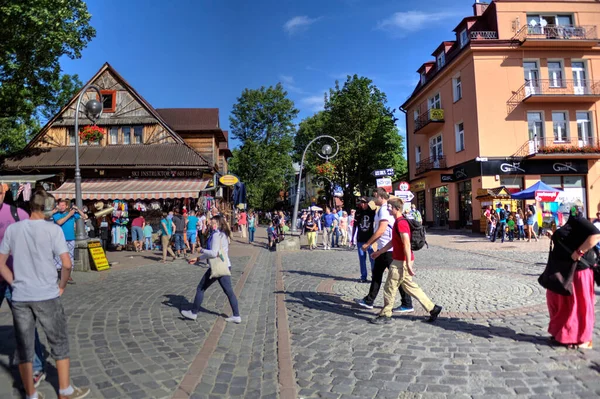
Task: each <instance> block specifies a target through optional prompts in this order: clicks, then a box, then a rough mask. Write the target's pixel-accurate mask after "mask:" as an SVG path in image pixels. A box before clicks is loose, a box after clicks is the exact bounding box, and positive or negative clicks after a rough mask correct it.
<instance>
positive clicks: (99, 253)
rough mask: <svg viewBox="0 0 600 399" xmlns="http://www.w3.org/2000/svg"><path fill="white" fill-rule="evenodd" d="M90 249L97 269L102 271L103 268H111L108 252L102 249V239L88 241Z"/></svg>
mask: <svg viewBox="0 0 600 399" xmlns="http://www.w3.org/2000/svg"><path fill="white" fill-rule="evenodd" d="M88 251H89V252H90V256H91V257H92V261H93V262H94V268H95V269H96V270H97V271H99V272H101V271H102V270H107V269H110V265H109V264H108V259H106V254H105V253H104V249H102V244H101V243H100V241H90V242H88Z"/></svg>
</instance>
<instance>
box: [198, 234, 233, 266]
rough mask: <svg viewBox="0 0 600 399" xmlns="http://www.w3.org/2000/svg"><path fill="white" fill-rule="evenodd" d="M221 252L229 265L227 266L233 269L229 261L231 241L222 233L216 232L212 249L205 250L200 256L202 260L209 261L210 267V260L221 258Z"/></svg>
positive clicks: (211, 245) (211, 244)
mask: <svg viewBox="0 0 600 399" xmlns="http://www.w3.org/2000/svg"><path fill="white" fill-rule="evenodd" d="M219 251H221V253H222V254H223V258H224V260H225V262H226V263H227V266H228V267H229V268H231V261H230V260H229V240H228V239H227V235H226V234H225V233H222V232H220V231H215V232H214V234H213V237H212V242H211V243H210V249H203V250H202V254H200V260H207V261H208V264H209V265H210V260H211V259H214V258H216V257H217V256H219Z"/></svg>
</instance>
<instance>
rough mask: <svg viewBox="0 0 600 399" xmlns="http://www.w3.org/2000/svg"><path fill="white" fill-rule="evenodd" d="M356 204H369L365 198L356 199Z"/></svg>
mask: <svg viewBox="0 0 600 399" xmlns="http://www.w3.org/2000/svg"><path fill="white" fill-rule="evenodd" d="M356 202H364V203H365V204H367V203H369V200H368V199H367V197H358V199H357V200H356Z"/></svg>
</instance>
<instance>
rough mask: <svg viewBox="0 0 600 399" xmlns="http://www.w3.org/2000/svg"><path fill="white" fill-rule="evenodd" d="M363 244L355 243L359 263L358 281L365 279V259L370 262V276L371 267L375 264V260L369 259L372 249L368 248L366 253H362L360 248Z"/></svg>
mask: <svg viewBox="0 0 600 399" xmlns="http://www.w3.org/2000/svg"><path fill="white" fill-rule="evenodd" d="M363 244H364V242H358V243H356V246H357V247H358V262H359V263H360V279H361V280H366V279H367V257H369V261H370V262H371V274H372V273H373V267H374V264H375V259H372V258H371V254H372V253H373V248H372V247H369V248H368V249H367V251H366V252H365V251H363V249H362V246H363Z"/></svg>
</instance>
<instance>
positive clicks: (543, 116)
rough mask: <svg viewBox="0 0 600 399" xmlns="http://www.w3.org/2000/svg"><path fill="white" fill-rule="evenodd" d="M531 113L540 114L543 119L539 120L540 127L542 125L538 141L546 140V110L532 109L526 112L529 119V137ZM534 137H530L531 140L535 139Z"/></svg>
mask: <svg viewBox="0 0 600 399" xmlns="http://www.w3.org/2000/svg"><path fill="white" fill-rule="evenodd" d="M529 114H540V117H541V119H540V120H539V122H540V127H541V134H538V135H537V140H538V141H539V140H544V139H545V137H546V116H545V115H544V111H541V110H531V111H527V113H526V114H525V118H526V121H527V137H529V118H528V115H529ZM536 122H537V121H536ZM533 139H534V137H529V140H533Z"/></svg>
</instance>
